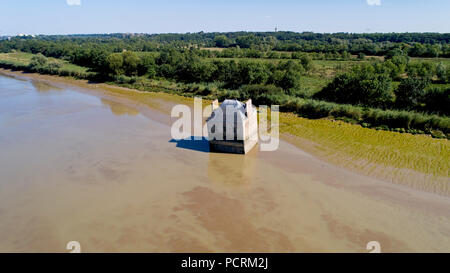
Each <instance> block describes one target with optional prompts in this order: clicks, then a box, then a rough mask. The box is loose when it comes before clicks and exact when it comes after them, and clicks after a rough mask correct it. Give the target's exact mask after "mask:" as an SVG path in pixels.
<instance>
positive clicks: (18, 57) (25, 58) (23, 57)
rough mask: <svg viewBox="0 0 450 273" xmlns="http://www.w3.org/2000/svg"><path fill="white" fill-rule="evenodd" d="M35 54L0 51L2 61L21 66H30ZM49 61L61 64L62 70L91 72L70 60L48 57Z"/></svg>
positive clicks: (0, 60) (0, 61)
mask: <svg viewBox="0 0 450 273" xmlns="http://www.w3.org/2000/svg"><path fill="white" fill-rule="evenodd" d="M33 56H34V54H31V53H23V52H15V53H0V63H4V64H12V65H19V66H28V65H29V64H30V62H31V58H33ZM48 61H49V62H55V63H58V64H60V65H61V68H60V69H61V70H64V71H70V72H74V73H89V68H87V67H82V66H78V65H75V64H71V63H69V62H68V61H65V60H61V59H56V58H48Z"/></svg>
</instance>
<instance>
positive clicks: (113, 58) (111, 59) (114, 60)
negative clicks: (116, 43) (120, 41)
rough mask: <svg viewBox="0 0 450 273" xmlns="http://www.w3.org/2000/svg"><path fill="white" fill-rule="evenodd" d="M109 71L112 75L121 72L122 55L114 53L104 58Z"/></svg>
mask: <svg viewBox="0 0 450 273" xmlns="http://www.w3.org/2000/svg"><path fill="white" fill-rule="evenodd" d="M106 62H107V64H108V68H109V71H110V72H111V73H112V74H114V75H121V74H123V72H124V70H123V56H122V54H120V53H114V54H111V55H109V56H108V58H107V59H106Z"/></svg>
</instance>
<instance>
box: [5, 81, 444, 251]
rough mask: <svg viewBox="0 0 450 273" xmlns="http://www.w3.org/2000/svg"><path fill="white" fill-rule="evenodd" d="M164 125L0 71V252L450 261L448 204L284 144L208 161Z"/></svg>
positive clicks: (125, 107)
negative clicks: (330, 255) (74, 248)
mask: <svg viewBox="0 0 450 273" xmlns="http://www.w3.org/2000/svg"><path fill="white" fill-rule="evenodd" d="M155 100H156V99H155ZM158 103H159V104H161V103H163V104H164V101H163V100H162V99H160V98H159V99H158ZM167 105H170V102H167ZM170 122H171V120H170V116H169V115H167V114H165V113H164V112H162V111H159V110H157V109H152V108H151V107H143V106H142V105H137V104H133V103H131V102H127V100H126V99H124V98H123V97H122V98H115V97H114V95H112V94H108V91H101V90H98V89H96V90H88V89H83V88H81V87H77V86H71V85H62V84H59V83H56V82H55V83H48V82H45V81H39V80H36V79H30V78H20V77H19V78H14V77H7V76H5V75H1V74H0V252H68V251H67V250H66V244H67V243H68V242H69V241H78V242H79V243H80V244H81V250H82V252H368V250H367V249H366V245H367V243H368V242H370V241H378V242H379V243H380V246H381V251H382V252H419V251H420V252H450V198H449V197H446V196H442V195H438V194H432V193H426V192H421V191H418V190H414V189H410V188H408V187H404V186H400V185H394V184H391V183H387V182H384V181H381V180H376V179H373V178H370V177H366V176H362V175H359V174H356V173H353V172H351V171H348V170H345V169H342V168H339V167H336V166H333V165H330V164H328V163H327V162H324V161H321V160H319V159H317V158H316V157H314V156H313V155H310V154H307V153H305V152H303V151H302V150H300V149H298V148H296V147H295V146H292V145H291V144H288V143H287V142H284V141H281V142H280V147H279V149H278V150H277V151H275V152H261V151H258V150H254V151H252V152H251V153H250V154H248V155H246V156H242V155H231V154H217V153H209V152H208V143H207V142H205V141H199V142H195V143H194V142H189V141H184V142H174V141H172V140H171V137H170Z"/></svg>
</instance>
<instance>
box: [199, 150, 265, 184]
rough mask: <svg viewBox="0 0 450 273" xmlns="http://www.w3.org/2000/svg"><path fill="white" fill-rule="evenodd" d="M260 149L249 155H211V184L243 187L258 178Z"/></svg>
mask: <svg viewBox="0 0 450 273" xmlns="http://www.w3.org/2000/svg"><path fill="white" fill-rule="evenodd" d="M258 153H259V151H258V149H257V148H255V149H253V150H252V151H251V152H250V153H248V154H247V155H240V154H225V153H210V154H209V156H208V159H209V160H208V177H209V179H210V181H211V182H214V183H219V184H222V185H227V186H243V185H248V184H249V183H251V182H252V181H253V180H254V179H255V177H256V163H257V161H258Z"/></svg>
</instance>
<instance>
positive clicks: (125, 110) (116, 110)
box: [101, 98, 139, 116]
mask: <svg viewBox="0 0 450 273" xmlns="http://www.w3.org/2000/svg"><path fill="white" fill-rule="evenodd" d="M101 101H102V103H103V105H105V106H107V107H109V109H110V110H111V112H112V113H113V114H114V115H116V116H122V115H129V116H136V115H139V111H138V110H136V109H134V108H131V107H128V106H126V105H125V104H122V103H118V102H115V101H112V100H108V99H104V98H102V99H101Z"/></svg>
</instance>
